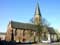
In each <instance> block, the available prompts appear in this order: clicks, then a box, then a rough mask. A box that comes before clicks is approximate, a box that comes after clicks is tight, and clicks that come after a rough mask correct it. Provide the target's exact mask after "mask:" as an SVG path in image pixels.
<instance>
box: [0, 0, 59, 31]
mask: <svg viewBox="0 0 60 45" xmlns="http://www.w3.org/2000/svg"><path fill="white" fill-rule="evenodd" d="M38 2H39V6H40V11H41V15H42V17H43V18H45V19H46V20H47V21H48V22H49V23H50V26H51V27H54V28H55V29H58V30H59V28H60V0H38ZM36 3H37V0H0V32H6V31H7V25H8V23H9V21H11V20H13V21H17V22H24V23H29V22H30V19H31V18H32V17H33V16H34V13H35V8H36ZM58 30H57V31H58ZM59 31H60V30H59Z"/></svg>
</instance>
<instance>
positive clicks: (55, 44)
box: [17, 42, 60, 45]
mask: <svg viewBox="0 0 60 45" xmlns="http://www.w3.org/2000/svg"><path fill="white" fill-rule="evenodd" d="M17 45H60V42H56V43H38V44H17Z"/></svg>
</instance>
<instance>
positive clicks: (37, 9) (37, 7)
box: [35, 2, 41, 16]
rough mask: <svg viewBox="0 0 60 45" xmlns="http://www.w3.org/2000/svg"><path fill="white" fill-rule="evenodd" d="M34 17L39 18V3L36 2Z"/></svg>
mask: <svg viewBox="0 0 60 45" xmlns="http://www.w3.org/2000/svg"><path fill="white" fill-rule="evenodd" d="M35 15H40V16H41V13H40V8H39V3H38V2H37V5H36V9H35Z"/></svg>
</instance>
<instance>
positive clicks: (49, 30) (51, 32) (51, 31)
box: [47, 27, 56, 34]
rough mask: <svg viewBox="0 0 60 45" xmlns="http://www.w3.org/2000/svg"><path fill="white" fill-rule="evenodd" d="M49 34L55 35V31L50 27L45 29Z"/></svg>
mask: <svg viewBox="0 0 60 45" xmlns="http://www.w3.org/2000/svg"><path fill="white" fill-rule="evenodd" d="M47 29H48V32H49V33H50V34H56V32H55V30H54V29H53V28H52V27H47Z"/></svg>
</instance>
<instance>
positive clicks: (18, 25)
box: [11, 21, 37, 31]
mask: <svg viewBox="0 0 60 45" xmlns="http://www.w3.org/2000/svg"><path fill="white" fill-rule="evenodd" d="M11 26H12V28H18V29H26V30H34V31H36V30H37V28H36V26H35V25H34V24H29V23H21V22H16V21H11Z"/></svg>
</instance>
